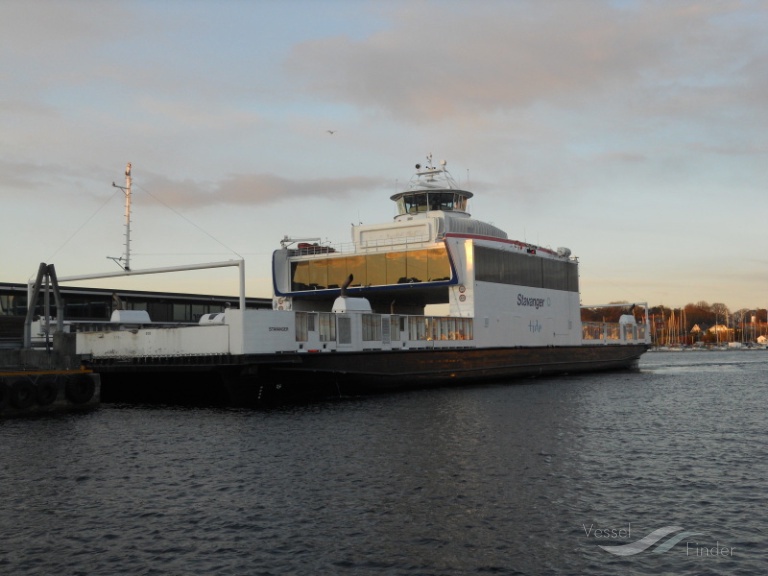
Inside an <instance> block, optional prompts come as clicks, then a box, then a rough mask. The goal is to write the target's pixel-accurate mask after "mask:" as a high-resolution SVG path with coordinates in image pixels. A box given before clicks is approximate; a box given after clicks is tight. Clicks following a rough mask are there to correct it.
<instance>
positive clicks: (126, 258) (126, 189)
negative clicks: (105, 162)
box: [107, 162, 131, 272]
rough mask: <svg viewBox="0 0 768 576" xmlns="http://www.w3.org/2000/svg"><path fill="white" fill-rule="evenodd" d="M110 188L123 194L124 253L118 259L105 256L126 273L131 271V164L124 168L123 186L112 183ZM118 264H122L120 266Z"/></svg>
mask: <svg viewBox="0 0 768 576" xmlns="http://www.w3.org/2000/svg"><path fill="white" fill-rule="evenodd" d="M112 186H114V187H115V188H120V190H122V191H123V194H125V251H124V252H123V255H122V256H121V257H120V258H115V257H114V256H107V258H109V259H110V260H114V261H115V262H116V263H117V265H118V266H120V267H121V268H122V269H123V270H125V271H126V272H130V271H131V163H130V162H128V164H126V166H125V186H118V185H117V184H115V183H114V182H112ZM120 262H124V264H121V263H120Z"/></svg>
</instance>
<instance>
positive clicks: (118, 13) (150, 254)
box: [0, 0, 768, 311]
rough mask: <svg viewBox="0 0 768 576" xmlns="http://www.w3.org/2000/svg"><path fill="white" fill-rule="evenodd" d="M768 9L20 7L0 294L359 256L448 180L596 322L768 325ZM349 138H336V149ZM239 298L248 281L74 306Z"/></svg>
mask: <svg viewBox="0 0 768 576" xmlns="http://www.w3.org/2000/svg"><path fill="white" fill-rule="evenodd" d="M765 30H768V1H762V2H758V1H754V2H750V1H735V0H721V1H718V0H703V1H685V0H658V1H652V0H648V1H632V0H626V1H624V0H614V1H607V0H606V1H598V0H530V1H528V0H479V1H477V2H465V1H456V2H452V1H448V0H440V1H420V0H407V1H399V0H373V1H371V0H251V1H246V0H215V1H214V0H184V1H181V0H163V1H160V2H158V1H156V0H152V1H140V0H131V1H119V0H104V1H96V0H81V1H78V0H68V1H63V0H57V1H43V0H4V1H3V2H2V3H0V234H1V236H0V238H2V240H1V241H0V281H3V282H22V283H23V282H27V281H28V280H29V279H34V276H35V275H36V273H37V269H38V266H39V264H40V263H41V262H45V263H47V264H54V266H55V269H56V272H57V275H58V276H59V277H62V278H66V277H69V276H78V275H83V274H89V273H105V272H114V271H119V268H118V266H117V264H116V263H115V262H114V261H112V260H110V259H109V257H119V256H121V255H122V254H123V251H124V242H125V237H124V233H125V227H124V204H125V194H124V192H123V191H122V190H121V189H120V188H118V187H114V186H113V183H115V184H117V185H118V186H121V185H124V181H125V176H124V172H125V166H126V163H128V162H130V163H132V178H133V186H132V192H133V193H132V226H131V267H132V268H133V269H134V270H137V269H146V268H156V267H162V266H177V265H184V264H194V263H200V262H207V261H225V260H235V259H239V258H244V259H245V270H246V291H247V294H248V295H249V296H263V297H269V296H271V293H272V292H271V280H270V265H271V254H272V251H273V250H275V249H277V248H279V242H280V240H281V239H282V238H283V237H284V236H290V237H294V238H298V237H312V238H320V239H321V240H322V241H324V242H325V241H328V242H332V243H344V242H350V240H351V236H350V225H351V224H352V223H359V222H362V223H365V224H374V223H380V222H386V221H389V220H390V219H391V218H392V217H393V216H394V214H395V209H394V203H393V202H391V201H390V199H389V197H390V196H391V195H392V194H394V193H395V192H397V191H399V190H400V189H402V188H403V187H404V186H405V185H406V183H407V182H408V180H409V179H410V177H411V176H412V174H413V167H414V165H415V164H416V163H422V164H423V163H424V162H425V160H426V157H427V155H429V154H432V155H433V157H434V159H435V161H436V162H437V161H438V160H441V159H445V160H446V161H447V167H448V169H449V170H450V171H451V173H452V174H453V176H454V177H455V178H456V179H457V180H458V181H459V183H460V184H461V185H462V187H464V188H466V189H469V190H471V191H473V192H474V194H475V197H474V198H473V199H472V200H471V203H470V206H469V211H470V212H471V213H472V216H473V217H475V218H477V219H479V220H484V221H489V222H492V223H493V224H494V225H496V226H498V227H500V228H502V229H504V230H506V231H507V232H508V234H509V236H510V238H514V239H518V240H523V241H527V242H530V243H533V244H538V245H541V246H545V247H553V248H556V247H559V246H566V247H568V248H570V249H571V250H572V253H573V254H574V255H575V256H577V257H578V258H579V262H580V277H581V278H580V280H581V292H582V294H581V297H582V303H583V304H605V303H609V302H616V301H627V302H648V303H649V304H651V305H665V306H669V307H680V306H684V305H685V304H687V303H695V302H700V301H706V302H709V303H716V302H717V303H724V304H726V305H727V306H728V307H729V308H730V309H731V310H732V311H736V310H739V309H742V308H756V307H761V308H765V307H768V253H766V247H768V242H767V241H766V240H767V239H768V225H767V223H768V194H767V187H768V161H767V160H768V159H767V157H766V156H767V154H768V106H766V103H767V102H768V34H766V33H765ZM330 131H333V133H330ZM76 285H79V286H100V287H108V288H111V287H118V288H124V289H134V290H167V291H176V292H193V293H211V294H224V295H233V294H237V292H238V278H237V273H236V271H235V269H229V268H223V269H218V270H212V271H198V272H184V273H178V274H173V275H163V276H155V275H153V276H134V277H130V278H120V279H118V280H99V281H82V282H77V283H76Z"/></svg>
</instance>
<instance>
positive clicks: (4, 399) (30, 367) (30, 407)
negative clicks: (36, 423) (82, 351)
mask: <svg viewBox="0 0 768 576" xmlns="http://www.w3.org/2000/svg"><path fill="white" fill-rule="evenodd" d="M57 343H58V344H61V345H62V348H63V350H58V351H56V352H53V351H50V352H49V351H46V350H36V349H23V348H7V349H3V350H0V419H2V418H13V417H20V416H32V415H36V414H46V413H56V412H66V411H72V410H84V409H93V408H95V407H97V406H99V403H100V399H101V379H100V377H99V375H98V374H95V373H94V372H93V371H92V370H88V369H84V368H82V367H81V366H80V362H79V361H78V359H77V358H76V357H75V356H74V354H67V353H66V351H65V350H66V348H67V347H66V345H65V343H64V342H57Z"/></svg>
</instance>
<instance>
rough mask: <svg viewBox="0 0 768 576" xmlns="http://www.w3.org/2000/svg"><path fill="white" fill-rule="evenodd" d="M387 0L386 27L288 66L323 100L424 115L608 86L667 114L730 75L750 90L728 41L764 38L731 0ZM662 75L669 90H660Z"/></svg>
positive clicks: (590, 95) (315, 49) (316, 46)
mask: <svg viewBox="0 0 768 576" xmlns="http://www.w3.org/2000/svg"><path fill="white" fill-rule="evenodd" d="M395 6H396V8H395V9H393V10H391V11H390V12H388V13H386V14H385V16H386V17H388V18H389V19H390V21H391V26H390V27H389V28H387V29H385V30H383V31H379V32H377V33H374V34H372V35H371V36H369V37H367V38H363V39H355V38H352V37H350V36H335V37H331V38H325V39H320V40H312V41H307V42H305V43H303V44H300V45H297V46H296V47H295V49H294V51H293V53H292V54H291V55H290V57H289V58H288V60H287V63H286V66H287V68H288V70H289V71H290V72H291V73H292V74H294V75H295V76H296V77H297V78H298V79H299V81H301V82H303V83H305V84H306V86H307V87H308V88H309V89H311V90H313V91H317V92H319V93H323V94H325V95H326V96H327V97H329V98H335V99H341V100H344V101H347V102H350V103H353V104H355V105H357V106H360V107H364V108H375V109H381V110H385V111H387V112H388V113H389V114H391V115H393V116H395V117H400V118H404V119H408V120H409V121H420V122H425V123H426V122H435V121H440V120H444V119H447V118H450V117H454V116H484V115H488V114H493V113H496V112H498V111H505V110H511V109H521V108H528V107H531V106H534V105H536V104H540V103H549V104H557V105H562V104H566V105H570V106H582V105H587V104H594V103H595V102H594V99H598V101H600V102H602V103H604V104H605V103H607V104H612V105H615V104H616V100H615V99H616V97H617V96H618V97H619V98H620V99H622V102H623V105H624V106H629V105H635V106H638V107H639V108H643V107H645V108H648V109H650V110H655V111H657V112H662V113H673V112H674V113H676V112H679V111H680V109H681V107H684V106H685V104H686V103H687V104H690V102H691V100H690V97H691V95H692V94H697V95H698V97H699V99H700V104H702V105H704V104H707V102H709V103H710V105H714V104H715V102H714V101H712V90H713V89H717V87H718V85H721V84H723V85H725V84H728V83H729V82H730V81H731V80H733V79H734V78H738V79H739V80H740V81H741V82H742V83H743V86H744V90H745V92H749V90H750V85H751V84H752V82H754V81H753V80H752V79H751V78H750V77H749V76H747V75H745V71H746V70H747V69H748V67H749V63H747V62H740V61H738V57H737V56H735V55H738V54H742V53H743V50H740V49H737V44H738V43H742V45H743V44H744V43H748V44H749V43H751V44H756V43H759V42H762V43H764V41H763V40H762V37H763V34H762V32H760V27H759V26H755V25H754V24H751V23H750V21H749V19H748V18H746V19H745V18H743V17H736V16H732V14H733V13H734V12H735V11H736V10H737V9H741V10H743V5H742V4H740V3H735V4H734V3H731V2H721V3H706V2H675V3H667V2H658V3H657V2H638V3H633V2H629V3H622V4H616V3H611V2H553V3H542V2H538V1H530V2H485V3H473V4H472V5H471V6H470V5H467V4H465V3H444V2H436V3H429V2H421V3H414V5H412V6H411V5H408V6H407V7H404V5H402V4H395ZM762 52H763V53H765V50H764V49H763V50H762ZM762 76H763V75H762V74H761V75H760V76H759V77H762ZM665 83H667V88H669V87H670V86H669V84H671V85H672V86H671V88H672V89H671V90H668V91H665V93H666V94H671V95H672V97H671V98H669V97H666V96H665V97H658V96H657V93H656V92H657V91H658V89H659V88H660V87H661V86H662V85H664V84H665ZM721 96H724V97H726V98H733V96H734V94H731V93H727V94H723V95H721ZM744 97H745V96H743V95H742V96H741V98H744ZM721 103H722V102H717V104H718V105H720V104H721Z"/></svg>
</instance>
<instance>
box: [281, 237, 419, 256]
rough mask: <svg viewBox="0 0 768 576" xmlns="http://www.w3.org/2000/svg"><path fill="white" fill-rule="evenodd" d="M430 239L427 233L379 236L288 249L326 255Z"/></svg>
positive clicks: (380, 249)
mask: <svg viewBox="0 0 768 576" xmlns="http://www.w3.org/2000/svg"><path fill="white" fill-rule="evenodd" d="M431 241H432V238H431V237H430V236H429V235H428V234H425V235H422V236H408V237H406V238H379V239H377V240H367V241H365V242H342V243H324V244H309V243H305V244H299V245H298V246H295V247H291V248H290V249H289V251H290V253H291V255H295V256H326V255H328V254H355V253H358V252H386V251H389V250H393V249H395V250H397V249H402V248H405V249H406V250H407V249H408V247H409V246H411V245H412V246H414V247H421V246H422V245H424V244H425V243H429V242H431Z"/></svg>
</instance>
